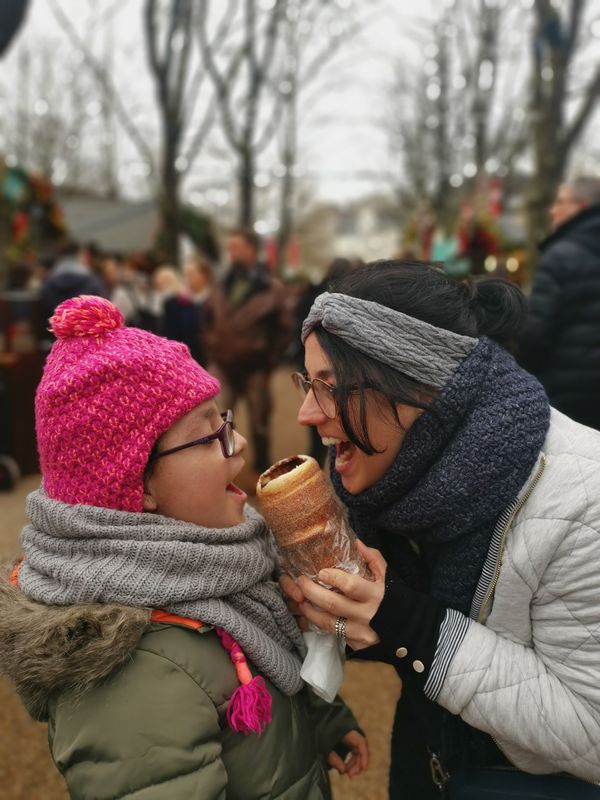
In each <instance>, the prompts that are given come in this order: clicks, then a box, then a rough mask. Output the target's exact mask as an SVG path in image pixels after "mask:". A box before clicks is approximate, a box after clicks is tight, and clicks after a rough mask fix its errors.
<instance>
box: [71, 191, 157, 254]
mask: <svg viewBox="0 0 600 800" xmlns="http://www.w3.org/2000/svg"><path fill="white" fill-rule="evenodd" d="M57 198H58V202H59V203H60V206H61V208H62V210H63V213H64V216H65V222H66V226H67V229H68V230H69V233H70V235H71V236H72V237H73V238H74V239H75V240H76V241H79V242H89V241H93V242H95V243H96V244H98V245H99V246H100V247H101V248H102V250H108V251H110V250H121V251H127V252H129V251H132V250H147V249H149V248H150V247H151V246H152V244H153V242H154V238H155V236H156V232H157V230H158V213H157V211H156V205H155V203H154V202H153V201H152V200H147V201H144V202H136V203H134V202H129V201H127V200H122V199H117V200H112V199H108V198H103V197H95V196H93V195H88V194H85V193H83V192H73V191H60V190H59V191H57Z"/></svg>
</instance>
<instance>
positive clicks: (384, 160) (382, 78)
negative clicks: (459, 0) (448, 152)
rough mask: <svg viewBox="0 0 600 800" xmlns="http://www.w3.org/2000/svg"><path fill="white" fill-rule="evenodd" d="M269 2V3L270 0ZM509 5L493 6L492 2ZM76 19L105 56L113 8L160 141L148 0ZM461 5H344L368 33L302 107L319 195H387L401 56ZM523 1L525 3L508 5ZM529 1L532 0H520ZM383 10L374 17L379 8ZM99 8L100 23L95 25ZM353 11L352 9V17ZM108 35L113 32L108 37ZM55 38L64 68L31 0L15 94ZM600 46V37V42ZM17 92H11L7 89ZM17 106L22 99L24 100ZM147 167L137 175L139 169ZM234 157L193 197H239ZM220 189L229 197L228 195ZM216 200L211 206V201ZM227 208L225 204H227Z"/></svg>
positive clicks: (73, 14)
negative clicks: (147, 43)
mask: <svg viewBox="0 0 600 800" xmlns="http://www.w3.org/2000/svg"><path fill="white" fill-rule="evenodd" d="M263 1H264V2H265V3H267V4H268V3H269V2H270V0H263ZM503 1H504V0H487V2H490V3H492V2H493V3H498V2H503ZM58 2H59V3H60V6H61V8H62V9H64V11H65V12H66V13H67V14H68V15H69V16H70V18H71V19H72V20H73V22H74V25H75V26H76V27H77V29H78V31H79V33H80V35H82V36H83V37H84V38H85V39H86V40H87V41H89V42H92V44H93V47H94V50H95V52H97V53H99V52H102V50H103V47H104V44H103V41H101V39H100V34H99V32H101V31H102V30H106V29H105V28H102V26H101V25H100V24H99V23H98V22H97V20H98V19H101V18H102V15H104V14H107V13H108V12H109V11H110V10H111V9H117V13H116V15H115V17H114V24H113V28H112V30H113V35H114V40H115V45H116V46H115V50H114V70H113V71H114V74H115V75H116V84H117V88H118V90H119V93H120V95H121V96H122V97H123V99H124V101H125V102H126V104H127V105H128V108H129V109H130V112H131V115H132V117H133V118H134V119H135V120H136V123H137V124H138V126H139V127H140V129H141V131H142V133H143V135H144V136H145V137H146V138H147V139H149V140H151V141H152V140H154V141H156V137H157V119H156V115H155V113H154V110H153V106H154V104H153V100H152V95H153V91H154V89H153V85H152V82H151V79H150V76H149V73H148V69H147V67H146V63H145V58H146V57H145V52H144V43H143V33H142V8H143V3H142V0H58ZM452 2H453V0H418V2H414V0H338V3H340V4H341V5H348V6H354V8H355V9H356V11H357V13H359V14H361V15H363V17H364V18H365V19H368V20H369V24H368V25H366V26H365V28H364V30H363V31H362V32H361V34H360V35H359V36H358V37H357V38H356V39H355V40H353V41H352V43H351V44H348V45H347V46H345V47H344V49H343V51H342V52H341V53H340V54H339V55H338V56H337V57H336V59H335V60H334V61H332V62H331V63H330V64H329V65H328V66H327V67H326V69H325V70H324V71H323V73H322V77H323V79H326V80H327V83H328V85H329V86H331V85H332V84H333V85H334V87H335V88H334V90H330V91H326V90H325V89H322V90H321V92H320V93H317V95H316V96H314V95H313V99H311V101H310V103H304V104H303V105H301V107H300V109H301V113H300V127H299V143H300V153H299V158H300V162H301V167H302V169H303V176H302V178H301V180H302V181H304V183H305V185H306V186H307V187H308V189H309V194H310V195H311V196H312V197H313V198H315V199H316V198H319V199H325V200H335V201H342V202H343V201H348V200H350V199H352V198H354V197H356V196H358V195H360V194H364V193H366V192H369V191H373V190H379V191H385V190H386V189H389V186H390V182H389V180H388V179H387V177H386V176H387V175H388V174H389V173H390V172H391V165H390V160H389V152H388V135H387V133H386V130H385V120H386V117H387V116H388V115H389V113H390V89H391V86H392V84H393V79H394V73H395V69H396V65H397V63H398V59H399V58H401V59H402V60H403V62H404V63H405V64H407V65H408V69H411V66H410V65H414V69H415V70H421V69H422V63H423V58H422V49H423V41H424V39H423V36H424V34H423V32H424V31H426V30H427V28H428V25H429V24H430V22H431V20H432V19H433V18H434V15H435V14H436V13H437V12H438V11H439V9H440V8H441V7H443V6H444V5H447V4H451V3H452ZM509 2H511V3H512V2H514V3H516V0H509ZM520 2H521V3H527V2H531V0H520ZM589 6H590V8H595V9H596V12H598V14H600V0H589ZM214 7H216V8H219V7H221V8H223V7H224V3H223V1H222V0H213V8H214ZM371 8H373V9H375V12H376V13H374V12H373V11H370V9H371ZM90 9H92V13H93V15H95V18H96V23H95V24H94V23H93V22H92V23H90ZM348 13H350V12H348ZM102 35H104V34H102ZM42 40H44V41H47V42H50V43H51V44H50V46H51V48H52V50H53V52H55V53H56V62H57V63H58V62H60V61H61V59H64V56H65V55H66V54H68V51H69V50H70V49H72V48H71V46H70V45H69V42H68V40H67V38H66V36H65V34H64V32H63V31H62V30H61V29H60V27H59V26H58V25H57V23H56V21H55V19H54V15H53V14H52V12H51V10H50V0H30V9H29V14H28V19H27V20H26V23H25V25H24V26H23V28H22V30H21V32H20V34H19V37H18V41H17V44H16V45H14V46H13V47H12V51H11V52H9V54H8V55H7V57H6V58H5V60H4V62H3V78H2V82H3V84H4V87H5V91H8V92H10V91H11V88H10V87H11V84H10V80H11V78H10V76H11V74H12V75H14V71H15V69H16V63H17V58H18V51H19V47H21V46H23V45H25V44H28V45H34V46H35V43H37V42H40V41H42ZM598 41H599V43H600V39H599V40H598ZM7 87H8V88H7ZM15 100H16V98H15ZM121 140H122V141H121V151H120V152H121V157H122V160H123V162H126V165H125V166H124V168H123V169H124V173H123V175H122V182H124V183H125V184H126V185H128V186H130V187H131V189H132V191H133V193H134V194H139V193H140V190H141V188H142V187H143V180H142V178H141V177H140V170H141V171H143V165H141V166H140V165H139V164H138V165H137V167H136V163H135V162H136V158H137V157H136V154H135V151H134V150H133V148H132V147H131V145H130V144H129V143H128V142H127V140H126V138H125V137H124V136H123V135H122V136H121ZM272 165H273V158H271V160H270V161H269V158H268V157H266V158H265V159H264V160H263V166H264V167H265V180H268V179H269V174H270V171H271V169H272ZM136 169H138V174H137V176H136V173H135V170H136ZM232 170H233V161H232V160H231V159H229V160H223V159H220V158H218V157H217V158H215V157H214V156H210V157H207V156H201V157H200V159H199V160H198V162H197V164H196V166H195V168H194V170H193V171H192V172H191V174H190V176H189V178H188V179H187V181H186V185H185V189H186V192H187V194H188V196H193V197H194V198H195V199H196V200H197V201H198V202H202V200H203V198H204V199H205V198H206V196H207V193H208V194H209V196H210V197H212V198H213V199H214V198H217V199H218V198H219V197H220V198H221V200H224V198H225V196H226V195H228V196H229V197H230V196H231V191H232V190H233V185H232V184H233V182H232ZM219 193H220V194H219ZM211 202H212V200H211ZM219 202H220V201H219Z"/></svg>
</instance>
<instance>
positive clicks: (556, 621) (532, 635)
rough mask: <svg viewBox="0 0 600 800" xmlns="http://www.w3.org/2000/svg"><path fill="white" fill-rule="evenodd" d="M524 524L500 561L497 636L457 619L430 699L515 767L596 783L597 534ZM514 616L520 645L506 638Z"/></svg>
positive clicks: (599, 682) (599, 717) (564, 523)
mask: <svg viewBox="0 0 600 800" xmlns="http://www.w3.org/2000/svg"><path fill="white" fill-rule="evenodd" d="M524 524H526V525H527V536H523V535H522V531H521V532H520V534H521V535H519V534H517V536H516V537H515V541H516V542H517V545H516V546H515V550H514V551H513V552H512V553H509V554H508V555H509V556H510V558H512V563H511V564H510V569H511V570H512V573H511V574H512V576H513V578H512V583H511V584H510V586H511V589H514V592H513V596H509V597H506V596H503V597H502V598H500V597H499V598H498V604H500V603H502V604H504V607H505V612H504V613H503V614H502V619H503V621H504V624H505V627H504V629H503V630H502V631H501V632H498V630H497V629H496V630H494V629H493V627H494V626H493V624H492V619H491V617H490V618H489V619H488V625H487V626H486V625H482V624H478V623H476V622H473V621H472V620H466V621H465V618H462V619H461V620H460V627H461V630H460V635H458V639H457V637H452V636H449V638H450V639H451V640H452V639H453V638H454V640H458V642H459V644H458V646H457V647H456V648H451V649H450V652H452V658H451V660H450V661H449V664H447V669H446V671H445V674H444V678H443V682H442V683H441V687H439V686H438V687H437V691H436V696H435V697H432V698H431V699H435V700H436V701H437V702H438V703H440V704H441V705H442V706H444V707H445V708H447V709H448V710H449V711H451V712H452V713H454V714H460V716H461V717H462V718H463V719H464V720H465V721H466V722H467V723H469V724H470V725H473V726H474V727H475V728H478V729H480V730H483V731H485V732H487V733H489V734H490V735H491V736H492V737H494V738H495V739H496V740H497V742H498V744H499V745H500V746H501V747H502V749H503V750H504V751H505V752H506V754H507V755H508V757H509V758H510V759H511V760H512V761H513V762H514V763H515V764H516V766H518V767H520V768H521V769H524V770H526V771H531V772H544V771H546V772H549V771H565V772H569V773H571V774H573V775H576V776H578V777H580V778H583V779H585V780H588V781H594V782H595V781H600V591H599V588H600V585H599V578H598V575H599V573H598V565H599V564H600V535H599V534H598V531H597V530H595V529H594V528H591V527H589V526H587V525H585V524H583V523H582V522H570V521H568V520H564V519H563V520H554V521H549V520H544V519H530V520H528V521H527V522H526V523H524ZM565 529H567V531H568V532H567V535H565V533H564V532H565ZM549 544H551V545H552V546H550V547H549V546H548V545H549ZM519 548H520V552H518V550H519ZM536 548H537V552H536ZM540 552H544V553H546V554H547V556H546V560H545V561H544V560H543V559H541V558H540ZM503 568H504V567H503ZM499 591H500V584H499V587H498V593H499ZM509 594H510V593H509ZM505 595H506V593H505ZM495 603H496V601H495ZM511 604H512V605H511ZM511 608H512V611H513V613H512V614H511V613H510V612H511ZM494 611H495V612H496V615H497V616H499V614H498V612H497V610H496V609H494ZM507 612H508V613H507ZM519 614H521V615H522V618H523V620H525V621H526V624H527V625H529V626H530V629H529V635H528V637H527V638H528V639H529V641H528V642H527V644H522V643H520V642H519V641H518V639H519V637H518V636H517V635H516V634H515V633H514V631H515V630H516V628H515V627H513V630H512V631H511V627H510V625H511V622H510V620H511V617H512V618H513V619H516V618H517V617H518V616H519ZM465 623H466V627H465ZM453 624H454V625H455V626H456V625H457V623H456V621H455V622H454V623H453ZM496 627H497V628H498V627H502V626H496ZM457 630H458V629H457ZM436 657H437V656H436ZM426 689H427V687H426Z"/></svg>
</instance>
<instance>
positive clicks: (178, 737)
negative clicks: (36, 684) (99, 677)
mask: <svg viewBox="0 0 600 800" xmlns="http://www.w3.org/2000/svg"><path fill="white" fill-rule="evenodd" d="M49 732H50V739H51V749H52V755H53V758H54V761H55V763H56V766H57V767H58V769H59V770H60V772H61V773H62V774H63V776H64V778H65V780H66V782H67V786H68V789H69V796H70V797H71V798H72V799H73V800H89V799H90V798H92V797H93V798H95V800H116V799H117V798H118V800H193V799H194V798H195V799H197V800H225V797H226V791H227V788H226V787H227V780H228V779H227V772H226V770H225V767H224V764H223V761H222V760H221V731H220V727H219V721H218V717H217V711H216V709H215V706H214V705H213V703H212V701H211V700H210V698H209V697H208V696H207V695H206V694H205V693H204V692H203V691H202V689H201V688H200V687H199V686H198V685H197V684H196V682H195V681H194V680H193V679H192V678H191V677H190V676H189V675H188V674H187V673H185V672H184V671H183V670H182V669H181V668H180V667H178V666H177V665H176V664H175V663H174V662H172V661H170V660H168V659H166V658H163V657H161V656H158V655H157V654H155V653H152V652H147V651H143V650H137V651H136V652H135V654H134V657H133V658H132V660H131V661H130V662H129V663H128V664H127V666H126V667H125V668H124V669H122V670H119V671H117V672H116V673H114V674H113V675H112V676H111V678H110V679H109V680H108V681H106V682H105V683H103V684H99V685H98V686H96V687H94V688H92V689H90V690H89V691H88V692H86V693H85V694H83V695H82V696H79V697H77V696H65V697H63V698H62V699H61V700H60V701H59V702H58V704H57V707H56V714H55V715H54V721H53V724H52V725H51V727H50V730H49Z"/></svg>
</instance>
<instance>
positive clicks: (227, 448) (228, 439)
mask: <svg viewBox="0 0 600 800" xmlns="http://www.w3.org/2000/svg"><path fill="white" fill-rule="evenodd" d="M221 418H222V420H223V424H222V425H221V427H220V428H219V429H218V430H216V431H215V432H214V433H209V435H208V436H203V437H202V438H201V439H194V441H193V442H186V443H185V444H179V445H177V447H170V448H169V449H168V450H160V451H158V452H157V453H151V455H150V461H155V460H156V459H157V458H162V457H163V456H170V455H171V454H172V453H177V452H178V451H179V450H185V449H187V448H188V447H195V446H196V445H197V444H210V442H214V440H215V439H218V440H219V442H220V444H221V450H222V451H223V455H224V456H225V458H231V456H232V455H233V454H234V453H235V436H234V433H233V411H232V410H231V409H229V410H228V411H225V413H223V414H221Z"/></svg>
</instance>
